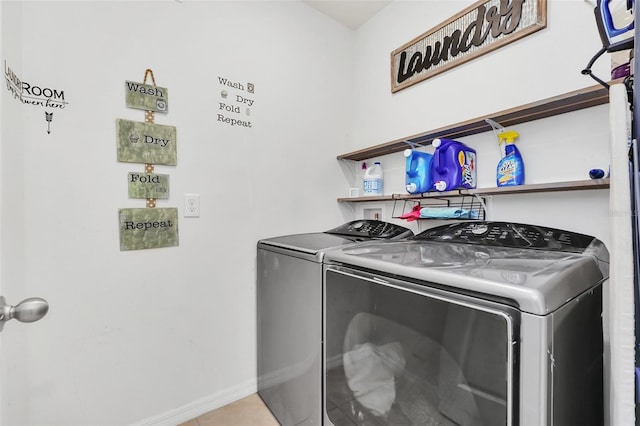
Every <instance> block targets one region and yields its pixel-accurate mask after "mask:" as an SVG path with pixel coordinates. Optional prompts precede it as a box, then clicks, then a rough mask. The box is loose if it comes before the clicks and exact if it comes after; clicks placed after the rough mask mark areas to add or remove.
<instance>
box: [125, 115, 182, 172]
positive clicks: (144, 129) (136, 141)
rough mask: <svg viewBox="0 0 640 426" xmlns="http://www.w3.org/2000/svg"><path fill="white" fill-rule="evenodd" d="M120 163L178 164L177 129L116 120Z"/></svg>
mask: <svg viewBox="0 0 640 426" xmlns="http://www.w3.org/2000/svg"><path fill="white" fill-rule="evenodd" d="M116 128H117V136H118V161H122V162H125V163H144V164H166V165H170V166H175V165H176V164H177V163H178V154H177V148H176V128H175V127H173V126H163V125H160V124H153V123H143V122H139V121H129V120H116Z"/></svg>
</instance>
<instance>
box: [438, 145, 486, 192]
mask: <svg viewBox="0 0 640 426" xmlns="http://www.w3.org/2000/svg"><path fill="white" fill-rule="evenodd" d="M433 146H434V147H435V148H436V150H435V151H434V153H433V159H432V160H431V181H432V182H433V189H434V190H436V191H451V190H454V189H458V188H466V189H473V188H475V187H476V151H475V150H474V149H473V148H469V147H468V146H467V145H465V144H463V143H462V142H458V141H456V140H453V139H445V138H439V139H434V140H433Z"/></svg>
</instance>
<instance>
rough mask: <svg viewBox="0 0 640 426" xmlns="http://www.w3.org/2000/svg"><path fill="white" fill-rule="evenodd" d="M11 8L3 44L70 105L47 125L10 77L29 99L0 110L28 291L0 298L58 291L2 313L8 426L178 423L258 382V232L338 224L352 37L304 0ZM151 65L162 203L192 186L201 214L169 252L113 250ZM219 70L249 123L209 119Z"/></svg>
mask: <svg viewBox="0 0 640 426" xmlns="http://www.w3.org/2000/svg"><path fill="white" fill-rule="evenodd" d="M14 6H15V5H14ZM2 7H3V15H4V14H9V15H10V16H6V19H14V20H17V22H16V23H15V25H14V26H13V27H12V29H13V31H12V32H11V33H10V34H9V35H12V34H13V33H14V32H15V33H16V36H17V37H18V38H22V43H21V46H19V47H20V48H19V49H13V48H11V47H12V45H11V43H10V42H9V40H7V39H5V37H4V35H5V33H4V32H3V45H4V43H7V44H8V45H9V46H8V48H6V49H3V59H6V60H7V62H8V64H9V66H10V67H11V68H12V69H13V70H14V71H15V72H16V73H17V74H19V76H20V77H21V78H22V80H23V81H29V82H32V83H33V84H35V83H38V84H39V85H41V86H43V87H51V88H56V89H59V90H64V94H65V100H66V101H67V102H68V103H69V104H68V105H67V107H66V108H65V109H64V110H61V111H55V112H54V117H53V121H52V123H51V129H52V131H51V134H47V133H46V131H45V130H46V123H45V120H44V109H43V108H40V107H35V106H30V105H21V104H19V103H18V101H17V100H13V99H7V92H6V91H5V90H4V89H3V91H2V96H3V102H4V103H5V104H10V105H11V106H12V107H13V108H15V105H18V107H19V110H20V111H19V113H21V114H24V121H23V122H22V123H21V122H20V121H18V122H12V121H11V122H5V121H4V119H5V116H3V126H4V125H6V126H8V127H10V128H11V129H15V130H12V132H11V134H16V135H17V136H18V137H16V138H12V137H11V138H10V137H5V136H7V134H8V133H6V132H4V131H3V140H2V146H3V148H4V150H3V158H2V160H3V163H2V167H3V191H4V192H3V194H8V195H7V196H6V197H3V203H4V202H5V201H7V200H5V198H8V201H9V202H8V203H7V204H5V205H3V216H6V217H7V219H5V220H4V221H3V232H5V230H11V231H12V233H11V234H10V235H7V238H8V239H7V240H6V241H5V240H3V242H4V244H3V255H4V257H3V259H4V263H3V267H4V271H3V278H4V277H6V276H12V277H14V278H15V279H16V280H17V281H18V282H15V281H14V283H13V284H12V285H15V286H16V287H17V289H18V290H20V287H23V288H22V289H21V290H20V291H18V290H11V291H9V289H8V291H7V293H11V294H10V295H9V294H8V295H7V296H11V298H12V300H11V301H12V302H13V303H17V301H18V300H19V299H20V298H24V297H27V296H39V297H44V298H45V299H47V300H48V301H49V303H50V305H51V309H50V312H49V314H48V315H47V317H46V318H45V319H44V320H43V321H40V322H39V323H36V324H32V325H29V326H25V325H24V324H19V323H13V322H12V323H11V324H9V325H7V327H5V333H13V334H15V335H16V336H17V334H18V333H20V336H21V338H22V339H25V337H26V339H25V341H26V342H27V344H28V346H29V351H28V355H27V356H26V363H27V365H28V374H29V377H28V384H29V399H28V400H26V401H23V400H20V399H18V398H19V397H20V396H19V395H18V396H16V399H14V400H9V401H8V403H9V404H10V408H9V409H6V412H3V413H2V415H3V421H2V424H6V425H12V424H18V423H20V424H29V425H65V426H69V425H88V424H91V425H124V424H131V423H134V422H140V421H143V420H144V419H147V420H148V422H154V421H159V420H158V419H160V420H162V418H165V421H166V423H167V424H171V423H172V422H176V421H177V420H180V419H181V418H180V416H183V417H185V418H182V420H186V416H188V415H193V414H199V413H197V411H198V410H200V411H202V410H206V409H211V408H213V407H214V406H217V405H220V404H222V403H224V402H229V401H230V400H233V399H236V398H239V397H241V396H244V395H247V394H249V393H252V392H255V386H256V385H255V384H256V378H255V375H256V345H255V321H256V318H255V245H256V242H257V240H258V239H260V238H263V237H268V236H274V235H282V234H285V233H294V232H306V231H316V230H318V229H328V228H330V227H334V226H336V225H338V224H340V223H342V222H344V220H345V218H344V217H343V216H342V214H341V212H340V210H339V208H338V207H337V203H336V202H335V198H336V188H337V187H340V186H342V185H343V182H342V175H341V173H340V171H339V170H340V168H339V165H338V164H337V162H336V161H335V155H336V153H337V152H340V151H342V150H343V149H344V147H345V146H346V145H347V141H348V139H349V138H350V136H351V126H352V123H353V116H352V99H353V88H352V80H353V78H352V58H351V53H352V41H353V33H352V32H351V31H350V30H348V29H346V28H344V27H343V26H341V25H339V24H337V23H336V22H334V21H332V20H330V19H329V18H327V17H325V16H324V15H321V14H320V13H318V12H316V11H315V10H314V9H312V8H310V7H308V6H307V5H304V4H303V3H301V2H297V1H296V2H290V1H282V2H278V1H270V2H263V1H256V2H251V1H247V2H235V1H229V2H219V1H211V2H200V1H188V0H186V1H182V2H176V1H156V2H132V1H126V2H114V1H104V2H96V1H91V2H78V1H69V2H58V1H46V2H32V1H29V2H22V3H21V4H20V7H18V6H15V7H9V5H8V4H6V2H3V3H2ZM15 8H17V9H19V10H15ZM5 40H6V41H5ZM147 68H150V69H152V70H153V72H154V74H155V79H156V82H157V84H158V85H159V86H162V87H166V88H168V90H169V114H167V115H162V114H156V116H155V122H156V123H158V124H166V125H172V126H176V128H177V133H178V142H177V146H178V165H177V166H176V167H168V166H157V167H156V172H157V173H166V174H169V175H170V179H171V188H170V190H171V198H170V199H169V200H168V201H158V207H178V209H179V211H180V212H182V197H183V194H184V193H198V194H200V196H201V217H200V218H198V219H186V218H182V217H181V218H180V220H179V230H180V235H179V236H180V245H179V247H177V248H165V249H155V250H143V251H133V252H131V251H129V252H121V251H120V250H119V241H118V220H117V212H118V208H123V207H144V205H145V204H144V200H133V199H128V196H127V183H126V176H127V172H129V171H142V170H143V165H141V164H126V163H119V162H117V159H116V134H115V120H116V119H118V118H123V119H128V120H135V121H144V112H143V111H139V110H133V109H128V108H126V107H125V97H124V93H125V92H124V82H125V81H126V80H131V81H138V82H141V81H142V79H143V76H144V73H145V70H146V69H147ZM218 76H223V77H226V78H230V79H233V80H238V81H248V82H253V83H254V84H255V87H256V91H255V104H254V105H253V107H252V112H251V120H252V122H253V127H252V128H251V129H239V128H231V127H230V126H227V125H223V124H220V123H218V122H216V121H215V117H216V113H217V112H218V110H217V108H218V104H217V102H218V101H219V100H220V91H221V89H222V88H221V86H220V85H219V84H218V79H217V78H218ZM3 129H4V127H3ZM21 150H24V158H22V157H21V156H20V151H21ZM15 151H17V152H15ZM7 177H10V178H11V182H12V183H11V185H12V186H8V180H7V179H6V178H7ZM13 182H15V185H16V186H15V187H14V186H13V185H14V183H13ZM14 190H15V191H14ZM14 192H17V193H14ZM22 194H24V195H22ZM22 198H24V199H22ZM8 218H10V220H9V219H8ZM13 245H15V246H16V247H17V249H18V250H17V251H16V252H11V251H10V250H11V248H12V246H13ZM14 260H15V261H14ZM5 284H6V286H7V287H8V284H7V283H5ZM6 340H7V339H5V340H4V341H6ZM3 396H5V397H7V398H10V397H11V396H10V395H3ZM16 404H18V405H20V404H23V405H25V406H26V409H25V410H20V409H16V411H14V410H13V408H14V407H16ZM18 408H20V407H19V406H18ZM172 410H178V411H179V412H178V413H175V412H172ZM25 412H27V413H28V418H25V417H23V416H24V415H25ZM172 416H173V417H172ZM154 419H155V420H154ZM166 419H168V420H166Z"/></svg>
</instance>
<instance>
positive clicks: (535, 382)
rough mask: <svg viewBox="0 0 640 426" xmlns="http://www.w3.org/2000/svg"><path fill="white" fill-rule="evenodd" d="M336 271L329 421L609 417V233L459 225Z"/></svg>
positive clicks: (371, 245) (487, 425)
mask: <svg viewBox="0 0 640 426" xmlns="http://www.w3.org/2000/svg"><path fill="white" fill-rule="evenodd" d="M323 268H324V274H325V278H324V297H323V300H324V305H323V309H324V321H325V326H324V334H325V335H324V351H325V355H324V357H323V358H324V364H323V372H324V373H323V375H324V378H323V417H324V421H325V425H333V426H346V425H349V426H353V425H380V426H382V425H389V426H402V425H412V426H417V425H441V426H454V425H455V426H461V425H463V426H471V425H473V426H503V425H505V426H515V425H519V426H545V425H549V426H550V425H555V426H572V425H575V426H587V425H593V426H602V425H603V424H604V413H603V412H604V410H603V332H602V330H603V328H602V294H603V286H604V285H606V282H607V279H608V275H609V253H608V251H607V249H606V247H605V245H604V244H603V243H602V242H601V241H599V240H598V239H596V238H594V237H592V236H588V235H584V234H579V233H575V232H570V231H565V230H559V229H553V228H548V227H543V226H535V225H528V224H517V223H507V222H485V221H481V222H465V223H453V224H449V225H445V226H440V227H436V228H432V229H429V230H427V231H424V232H422V233H420V234H418V235H416V236H414V237H412V238H408V239H406V240H403V241H397V242H396V241H391V242H388V243H385V244H379V243H377V242H365V243H362V244H359V245H357V246H353V247H344V248H340V249H337V250H332V251H329V252H327V254H326V255H325V260H324V267H323Z"/></svg>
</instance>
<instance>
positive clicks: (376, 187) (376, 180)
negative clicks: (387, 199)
mask: <svg viewBox="0 0 640 426" xmlns="http://www.w3.org/2000/svg"><path fill="white" fill-rule="evenodd" d="M362 187H363V190H364V191H363V192H364V195H365V196H368V195H382V194H384V172H383V171H382V166H381V165H380V162H379V161H376V162H375V163H374V164H373V166H371V167H367V170H366V171H365V172H364V179H363V181H362Z"/></svg>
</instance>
